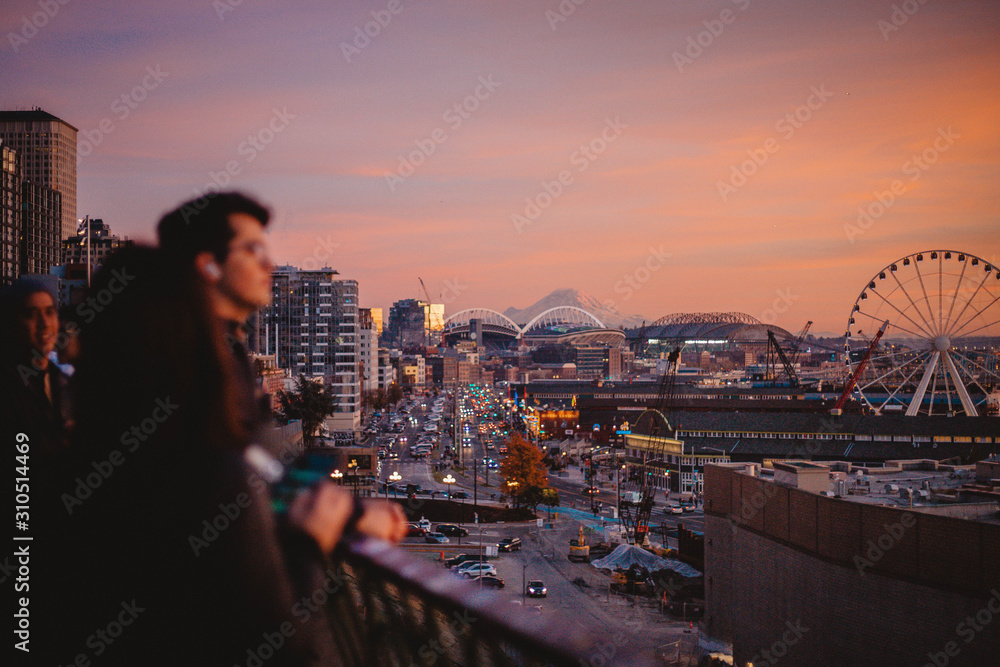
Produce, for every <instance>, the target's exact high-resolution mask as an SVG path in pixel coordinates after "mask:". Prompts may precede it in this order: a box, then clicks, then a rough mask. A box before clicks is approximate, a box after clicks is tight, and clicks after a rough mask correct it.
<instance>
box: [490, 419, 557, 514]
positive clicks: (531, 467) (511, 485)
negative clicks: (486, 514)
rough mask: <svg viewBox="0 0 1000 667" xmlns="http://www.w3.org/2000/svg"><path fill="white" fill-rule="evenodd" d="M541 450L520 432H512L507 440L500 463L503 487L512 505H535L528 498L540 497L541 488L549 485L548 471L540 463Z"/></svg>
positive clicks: (535, 503)
mask: <svg viewBox="0 0 1000 667" xmlns="http://www.w3.org/2000/svg"><path fill="white" fill-rule="evenodd" d="M542 457H543V455H542V451H541V450H540V449H538V447H535V446H534V445H532V444H531V443H530V442H528V441H527V440H525V439H524V438H523V437H522V436H521V434H520V433H512V434H511V436H510V438H509V439H508V440H507V458H505V459H504V460H503V462H502V463H501V464H500V476H501V477H502V478H503V480H504V486H503V487H501V488H504V489H505V490H506V491H507V493H509V494H510V497H511V500H512V501H513V503H514V507H521V506H523V505H526V504H527V505H531V504H534V505H537V504H538V502H537V501H536V502H534V503H532V502H530V499H533V498H536V497H540V495H541V491H542V489H547V488H548V486H549V478H548V474H547V473H548V471H547V470H546V466H545V464H544V463H542Z"/></svg>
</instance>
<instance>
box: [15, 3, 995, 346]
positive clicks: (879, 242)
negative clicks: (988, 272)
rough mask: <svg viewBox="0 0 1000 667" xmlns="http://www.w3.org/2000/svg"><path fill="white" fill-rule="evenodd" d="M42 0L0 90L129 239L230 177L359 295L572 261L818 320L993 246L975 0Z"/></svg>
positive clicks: (578, 284)
mask: <svg viewBox="0 0 1000 667" xmlns="http://www.w3.org/2000/svg"><path fill="white" fill-rule="evenodd" d="M40 7H41V6H40V5H38V4H37V3H34V2H16V3H8V4H7V5H5V7H4V8H2V9H0V16H2V17H3V19H4V21H3V23H4V25H7V26H8V31H7V32H6V36H5V39H4V42H5V45H4V47H3V48H4V49H5V64H7V66H6V67H4V68H3V71H2V72H0V82H2V85H0V90H2V91H3V92H0V108H4V109H18V108H32V107H35V106H38V107H41V108H43V109H44V110H46V111H48V112H50V113H52V114H54V115H56V116H58V117H60V118H62V119H63V120H65V121H66V122H68V123H70V124H72V125H74V126H76V127H78V128H79V129H80V134H79V137H78V151H79V155H80V159H79V162H78V178H79V184H78V215H79V216H80V217H82V216H83V215H91V216H92V217H97V218H103V219H104V220H106V221H107V222H108V224H109V225H110V226H111V227H112V228H113V229H114V231H115V233H117V234H122V235H128V236H130V237H132V238H137V239H140V240H147V241H150V240H152V239H153V229H154V225H155V221H156V219H157V218H158V217H159V215H160V214H162V213H163V212H165V211H166V210H168V209H170V208H172V207H173V206H174V205H176V204H177V203H179V202H180V201H182V200H184V199H186V198H190V197H192V196H197V195H199V194H201V193H202V192H204V191H205V189H206V187H208V186H210V185H211V184H213V183H217V184H220V185H223V186H224V187H235V188H238V189H241V190H245V191H247V192H249V193H252V194H254V195H256V196H258V197H259V198H261V199H262V200H263V201H264V202H266V203H267V204H268V205H270V206H271V207H272V208H273V210H274V212H275V214H276V218H275V222H274V224H273V226H272V228H271V238H272V245H273V248H274V260H275V262H276V263H277V264H292V265H296V266H299V267H301V268H319V267H322V266H330V267H332V268H334V269H337V270H338V271H340V273H341V274H342V276H343V277H345V278H352V279H356V280H358V281H359V284H360V301H361V305H362V306H366V307H367V306H376V307H383V308H388V306H389V305H390V304H391V303H393V302H394V301H396V300H399V299H403V298H423V294H422V291H421V288H420V283H419V282H418V277H419V278H423V280H424V281H425V282H426V284H427V288H428V292H429V294H430V297H431V300H432V301H442V302H444V303H445V304H446V306H447V309H448V311H449V313H453V312H455V311H457V310H461V309H463V308H468V307H491V308H494V309H496V310H498V311H503V310H504V309H506V308H509V307H513V308H519V309H520V308H526V307H527V306H528V305H530V304H532V303H534V302H535V301H537V300H539V299H541V298H542V297H543V296H545V295H547V294H549V293H550V292H552V291H553V290H555V289H557V288H564V287H572V288H576V289H579V290H580V291H582V292H584V293H587V294H590V295H592V296H593V297H594V298H596V299H598V300H599V301H601V302H605V303H608V302H611V303H613V304H614V306H615V308H616V309H617V310H619V311H620V312H622V313H623V314H640V315H641V316H642V317H644V318H648V319H655V318H658V317H661V316H663V315H667V314H669V313H673V312H694V311H698V312H704V311H741V312H745V313H747V314H749V315H752V316H754V317H757V318H759V319H762V320H765V321H766V320H772V322H770V323H774V324H777V325H778V326H781V327H783V328H785V329H788V330H789V331H793V332H794V331H798V330H800V329H801V328H802V326H803V325H804V324H805V322H806V320H813V321H814V322H815V324H814V330H815V331H820V332H831V333H837V332H840V331H842V330H843V328H844V324H845V322H846V320H847V318H848V316H849V314H850V309H851V306H852V304H853V303H854V300H855V299H856V298H857V296H858V294H859V292H861V291H862V289H863V288H864V286H865V284H866V283H867V281H868V280H869V279H871V277H872V276H873V275H875V274H876V273H877V272H878V271H879V270H880V269H882V268H883V267H885V266H887V265H888V264H889V263H891V262H893V261H895V260H896V259H899V258H901V257H903V256H905V255H910V254H912V253H915V252H919V251H926V250H932V249H942V250H943V249H949V250H957V251H964V252H969V253H973V254H975V255H978V256H979V257H982V258H983V259H984V260H986V261H987V262H991V263H994V264H995V263H996V262H997V261H1000V235H998V234H997V230H998V229H1000V225H998V224H997V223H998V221H997V214H996V209H997V203H998V193H997V188H996V185H995V184H996V183H997V176H998V175H1000V169H998V155H1000V152H998V150H997V149H998V146H1000V130H998V128H997V127H996V124H995V122H994V119H995V118H996V117H997V116H998V113H997V112H998V111H1000V94H998V93H1000V80H998V74H997V72H998V71H1000V67H998V65H1000V44H998V42H997V40H996V34H995V26H996V25H997V20H998V18H1000V8H998V7H997V6H995V5H993V4H991V3H988V2H972V1H963V2H954V3H947V4H934V3H926V4H920V3H919V2H916V1H911V2H903V3H898V2H897V3H893V2H878V3H871V4H868V3H862V2H850V3H833V2H828V3H812V4H810V6H809V7H808V8H803V7H801V6H800V5H797V4H793V3H791V2H763V1H751V0H734V1H732V2H730V1H728V0H726V1H719V2H714V3H710V4H705V5H699V6H688V5H687V4H686V3H679V2H676V3H653V2H638V1H636V2H626V3H615V4H610V3H602V2H599V1H598V0H590V1H588V2H583V3H580V4H577V3H573V2H569V1H568V0H567V1H565V2H562V3H559V2H555V1H553V2H546V3H540V4H539V3H529V2H510V3H503V5H502V6H500V5H495V4H476V5H473V6H466V5H464V4H461V3H439V4H434V5H432V6H426V5H419V4H411V3H408V2H402V1H399V2H396V1H395V0H392V1H388V0H387V1H385V2H383V1H381V0H380V1H378V2H371V3H365V4H363V5H351V6H348V5H347V4H346V3H338V4H337V5H336V6H334V7H327V6H325V5H323V4H321V3H297V4H296V6H295V7H294V8H287V7H284V8H281V9H280V10H279V9H275V8H271V7H268V6H258V5H255V4H253V3H250V2H241V3H237V2H230V1H227V0H219V1H217V2H214V3H209V2H201V3H179V4H171V5H169V6H161V5H158V4H153V3H144V2H138V3H131V4H130V5H129V7H128V9H127V10H117V11H114V12H112V10H109V9H104V8H100V7H93V6H88V5H76V4H67V5H59V4H58V3H56V5H55V7H56V8H55V9H50V14H44V13H43V19H40V18H38V15H39V12H41V11H42V10H41V9H40ZM776 304H778V305H776ZM772 312H773V313H774V317H773V318H771V317H770V314H771V313H772Z"/></svg>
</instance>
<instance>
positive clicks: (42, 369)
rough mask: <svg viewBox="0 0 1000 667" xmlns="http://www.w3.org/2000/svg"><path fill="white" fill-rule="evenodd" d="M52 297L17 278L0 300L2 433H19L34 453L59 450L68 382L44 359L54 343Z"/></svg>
mask: <svg viewBox="0 0 1000 667" xmlns="http://www.w3.org/2000/svg"><path fill="white" fill-rule="evenodd" d="M56 303H57V301H56V297H55V295H54V294H53V293H52V292H51V291H49V288H48V287H47V286H46V285H45V284H44V283H42V282H40V281H38V280H34V279H30V278H20V279H18V280H17V281H16V282H15V283H14V284H12V285H11V286H9V287H8V288H6V289H5V290H3V292H2V294H0V397H2V399H3V400H0V416H2V417H3V424H4V427H5V430H10V431H11V433H10V434H11V437H10V438H8V440H7V441H8V442H11V441H12V440H13V434H14V433H17V432H24V433H26V435H27V436H28V437H30V438H32V439H33V441H34V442H35V443H36V448H35V451H36V452H39V453H41V452H44V453H45V454H46V455H52V456H58V455H59V453H60V452H61V451H62V450H64V449H65V445H66V434H67V428H66V427H67V422H68V421H69V414H68V407H67V406H68V383H69V379H68V377H67V376H66V375H65V374H64V373H62V372H61V370H60V369H59V367H58V366H57V365H56V364H54V363H52V361H51V359H50V358H49V355H50V354H51V353H52V352H53V350H55V349H56V343H57V341H58V338H59V313H58V310H57V307H56Z"/></svg>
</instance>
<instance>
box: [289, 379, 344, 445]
mask: <svg viewBox="0 0 1000 667" xmlns="http://www.w3.org/2000/svg"><path fill="white" fill-rule="evenodd" d="M278 401H279V402H280V403H281V409H280V411H279V412H278V418H279V419H281V420H283V421H284V422H286V423H287V422H289V421H292V420H294V419H299V420H301V421H302V440H303V442H304V443H305V445H306V447H312V445H313V443H314V442H315V440H316V433H317V431H319V427H320V426H322V424H323V420H325V419H326V418H327V417H329V416H330V415H332V414H333V413H334V410H336V409H337V396H336V394H334V393H333V389H332V387H327V386H325V385H323V384H322V383H321V382H317V381H314V380H312V379H310V378H307V377H306V376H305V375H299V376H298V377H297V378H296V379H295V389H294V390H292V391H279V392H278Z"/></svg>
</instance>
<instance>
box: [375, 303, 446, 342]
mask: <svg viewBox="0 0 1000 667" xmlns="http://www.w3.org/2000/svg"><path fill="white" fill-rule="evenodd" d="M443 330H444V304H442V303H426V302H424V301H418V300H417V299H402V300H400V301H397V302H396V303H394V304H392V308H390V309H389V322H388V324H387V326H386V336H385V337H386V341H387V342H390V343H392V344H393V345H395V346H396V347H397V348H399V349H405V348H413V347H426V346H427V345H437V344H438V343H439V342H440V340H441V332H442V331H443Z"/></svg>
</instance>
